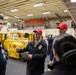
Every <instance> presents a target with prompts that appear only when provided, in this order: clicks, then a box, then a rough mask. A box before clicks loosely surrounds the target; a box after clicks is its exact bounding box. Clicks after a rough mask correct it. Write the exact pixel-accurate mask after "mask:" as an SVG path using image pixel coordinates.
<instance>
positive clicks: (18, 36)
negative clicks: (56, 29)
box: [4, 32, 34, 61]
mask: <svg viewBox="0 0 76 75" xmlns="http://www.w3.org/2000/svg"><path fill="white" fill-rule="evenodd" d="M24 36H25V37H24ZM33 38H34V37H33V33H30V34H28V33H20V32H12V33H10V35H9V37H8V38H7V39H6V40H5V41H4V46H5V48H6V49H7V50H8V55H9V57H12V58H16V59H20V60H21V61H25V60H26V59H25V58H23V57H22V54H21V53H18V52H17V51H16V50H15V48H16V47H17V46H19V47H21V48H22V49H23V48H24V47H26V46H27V44H28V43H29V42H30V41H32V40H33Z"/></svg>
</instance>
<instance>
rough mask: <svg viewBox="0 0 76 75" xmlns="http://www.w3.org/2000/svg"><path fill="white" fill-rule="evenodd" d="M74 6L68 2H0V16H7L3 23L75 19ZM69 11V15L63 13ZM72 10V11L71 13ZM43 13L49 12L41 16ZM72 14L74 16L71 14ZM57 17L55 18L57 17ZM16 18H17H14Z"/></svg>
mask: <svg viewBox="0 0 76 75" xmlns="http://www.w3.org/2000/svg"><path fill="white" fill-rule="evenodd" d="M37 3H43V6H40V7H34V6H33V5H34V4H37ZM74 5H75V4H71V3H70V0H0V14H4V16H8V17H9V18H8V19H5V21H6V20H7V21H9V22H12V23H13V22H14V23H15V22H17V21H18V20H29V19H36V18H44V17H45V18H50V19H52V18H58V16H59V17H60V18H71V17H74V18H75V19H76V16H74V15H76V14H75V13H74V12H76V11H75V8H76V7H74ZM13 9H18V11H17V12H11V10H13ZM66 9H69V11H70V13H71V14H72V15H70V13H68V12H66V13H65V12H64V10H66ZM73 9H74V11H73ZM45 11H49V12H51V13H50V14H47V15H43V14H42V13H43V12H45ZM73 13H74V14H73ZM28 14H33V15H34V16H27V15H28ZM56 14H57V15H58V16H57V15H56ZM14 16H18V17H19V18H14Z"/></svg>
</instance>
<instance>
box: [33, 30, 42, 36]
mask: <svg viewBox="0 0 76 75" xmlns="http://www.w3.org/2000/svg"><path fill="white" fill-rule="evenodd" d="M33 32H37V33H39V34H40V35H42V30H41V29H36V30H34V31H33Z"/></svg>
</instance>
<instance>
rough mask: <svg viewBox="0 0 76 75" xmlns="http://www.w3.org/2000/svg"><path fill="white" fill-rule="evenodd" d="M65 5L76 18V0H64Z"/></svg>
mask: <svg viewBox="0 0 76 75" xmlns="http://www.w3.org/2000/svg"><path fill="white" fill-rule="evenodd" d="M63 1H64V3H65V6H66V7H67V8H68V10H69V12H70V14H71V16H72V18H73V20H74V21H75V20H76V2H74V3H72V2H71V0H63Z"/></svg>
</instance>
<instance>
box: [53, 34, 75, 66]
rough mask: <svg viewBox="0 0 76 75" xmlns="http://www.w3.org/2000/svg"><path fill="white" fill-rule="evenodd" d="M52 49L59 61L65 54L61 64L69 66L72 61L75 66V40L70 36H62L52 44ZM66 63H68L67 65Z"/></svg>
mask: <svg viewBox="0 0 76 75" xmlns="http://www.w3.org/2000/svg"><path fill="white" fill-rule="evenodd" d="M54 49H55V52H56V53H57V55H58V56H59V58H60V60H61V61H63V60H62V59H64V58H63V56H64V55H66V54H67V55H66V58H65V59H64V61H63V62H66V63H67V64H68V65H69V64H70V63H73V61H74V63H75V64H76V38H74V37H73V36H72V35H63V36H62V37H60V38H58V39H57V40H56V41H55V43H54ZM68 61H70V62H69V63H68Z"/></svg>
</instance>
